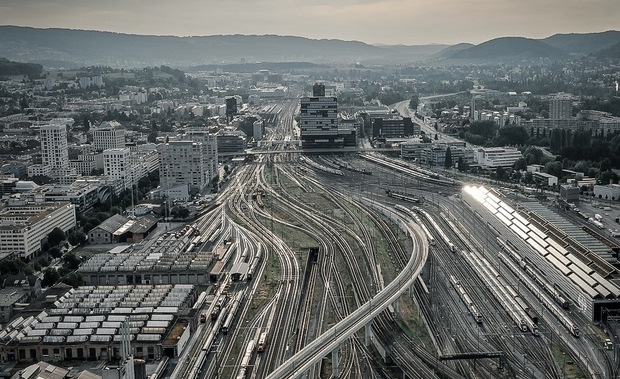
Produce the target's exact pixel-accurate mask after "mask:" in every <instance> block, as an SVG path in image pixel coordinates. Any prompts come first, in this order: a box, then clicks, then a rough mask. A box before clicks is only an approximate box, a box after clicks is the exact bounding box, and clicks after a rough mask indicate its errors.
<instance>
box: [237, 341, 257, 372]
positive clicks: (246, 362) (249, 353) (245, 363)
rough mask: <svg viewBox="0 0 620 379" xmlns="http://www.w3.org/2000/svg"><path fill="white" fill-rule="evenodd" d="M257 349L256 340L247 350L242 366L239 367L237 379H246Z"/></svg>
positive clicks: (251, 342) (249, 344) (250, 343)
mask: <svg viewBox="0 0 620 379" xmlns="http://www.w3.org/2000/svg"><path fill="white" fill-rule="evenodd" d="M255 348H256V343H255V342H254V340H251V341H250V342H249V343H248V346H247V347H246V349H245V354H244V355H243V358H242V359H241V365H240V367H239V371H238V372H237V376H236V379H245V377H246V375H247V371H248V368H249V366H250V363H251V361H252V357H253V356H254V350H255Z"/></svg>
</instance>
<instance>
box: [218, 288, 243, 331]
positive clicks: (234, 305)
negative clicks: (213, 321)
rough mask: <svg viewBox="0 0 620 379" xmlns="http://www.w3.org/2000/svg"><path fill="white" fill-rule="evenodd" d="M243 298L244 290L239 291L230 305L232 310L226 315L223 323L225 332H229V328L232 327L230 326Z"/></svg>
mask: <svg viewBox="0 0 620 379" xmlns="http://www.w3.org/2000/svg"><path fill="white" fill-rule="evenodd" d="M242 298H243V292H238V293H237V294H236V295H235V297H234V299H233V301H232V305H231V306H230V312H228V315H226V319H225V320H224V323H223V324H222V333H223V334H228V329H230V326H231V324H232V322H233V320H234V318H235V314H236V313H237V310H238V309H239V304H241V300H242Z"/></svg>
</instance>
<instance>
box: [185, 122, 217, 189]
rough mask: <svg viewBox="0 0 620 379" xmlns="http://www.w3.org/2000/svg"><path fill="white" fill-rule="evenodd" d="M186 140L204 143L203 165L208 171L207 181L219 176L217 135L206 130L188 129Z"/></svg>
mask: <svg viewBox="0 0 620 379" xmlns="http://www.w3.org/2000/svg"><path fill="white" fill-rule="evenodd" d="M184 138H186V139H189V140H192V141H194V142H200V143H202V152H203V158H202V159H203V163H204V165H205V168H204V169H205V170H206V171H207V181H211V179H213V178H214V177H216V176H217V175H218V172H217V166H218V160H217V154H218V149H217V135H216V134H211V133H209V132H208V131H206V130H205V129H204V128H197V127H196V128H187V132H186V133H185V137H184Z"/></svg>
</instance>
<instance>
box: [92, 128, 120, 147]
mask: <svg viewBox="0 0 620 379" xmlns="http://www.w3.org/2000/svg"><path fill="white" fill-rule="evenodd" d="M92 132H93V146H94V148H95V149H96V150H98V151H103V150H106V149H120V148H123V147H125V130H124V129H121V128H120V124H119V123H118V122H103V123H101V125H100V126H99V127H98V128H94V129H93V130H92Z"/></svg>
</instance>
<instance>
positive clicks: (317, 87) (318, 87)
mask: <svg viewBox="0 0 620 379" xmlns="http://www.w3.org/2000/svg"><path fill="white" fill-rule="evenodd" d="M312 96H314V97H319V96H325V84H321V83H314V85H313V86H312Z"/></svg>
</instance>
